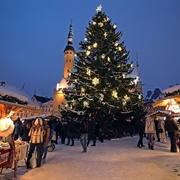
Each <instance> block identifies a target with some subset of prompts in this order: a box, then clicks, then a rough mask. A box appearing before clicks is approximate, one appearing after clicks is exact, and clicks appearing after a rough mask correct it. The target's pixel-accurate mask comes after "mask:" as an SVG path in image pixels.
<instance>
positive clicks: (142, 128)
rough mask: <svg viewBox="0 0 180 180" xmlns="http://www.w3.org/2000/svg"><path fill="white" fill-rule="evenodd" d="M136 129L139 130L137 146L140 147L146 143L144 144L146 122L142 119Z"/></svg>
mask: <svg viewBox="0 0 180 180" xmlns="http://www.w3.org/2000/svg"><path fill="white" fill-rule="evenodd" d="M136 130H137V133H138V134H139V141H138V143H137V147H139V148H141V147H144V144H143V134H144V122H143V119H140V120H139V121H138V122H137V127H136Z"/></svg>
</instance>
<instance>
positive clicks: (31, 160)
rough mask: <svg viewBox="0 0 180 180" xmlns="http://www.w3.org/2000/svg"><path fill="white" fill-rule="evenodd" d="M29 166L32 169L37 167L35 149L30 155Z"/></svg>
mask: <svg viewBox="0 0 180 180" xmlns="http://www.w3.org/2000/svg"><path fill="white" fill-rule="evenodd" d="M30 165H31V168H32V169H34V168H36V167H37V152H36V149H35V150H34V152H33V153H32V157H31V159H30Z"/></svg>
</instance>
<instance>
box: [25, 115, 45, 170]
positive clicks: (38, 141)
mask: <svg viewBox="0 0 180 180" xmlns="http://www.w3.org/2000/svg"><path fill="white" fill-rule="evenodd" d="M44 134H45V131H44V126H43V120H42V118H39V117H38V118H36V119H35V121H34V123H33V125H32V127H31V129H30V131H29V136H30V140H29V142H30V149H29V154H28V157H27V162H26V165H27V168H30V159H31V157H32V154H33V152H34V150H35V148H36V151H37V167H40V166H41V160H42V153H43V140H44Z"/></svg>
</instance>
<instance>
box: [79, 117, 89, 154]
mask: <svg viewBox="0 0 180 180" xmlns="http://www.w3.org/2000/svg"><path fill="white" fill-rule="evenodd" d="M80 134H81V135H80V142H81V146H82V148H83V151H82V152H87V139H88V118H87V117H84V118H83V119H82V120H81V122H80Z"/></svg>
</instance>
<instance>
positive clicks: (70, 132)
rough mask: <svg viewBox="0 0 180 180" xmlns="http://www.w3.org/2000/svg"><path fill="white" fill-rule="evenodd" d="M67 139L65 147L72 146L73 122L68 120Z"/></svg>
mask: <svg viewBox="0 0 180 180" xmlns="http://www.w3.org/2000/svg"><path fill="white" fill-rule="evenodd" d="M67 138H68V142H67V144H66V145H70V146H74V122H73V120H72V119H68V122H67ZM70 141H71V143H70Z"/></svg>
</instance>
